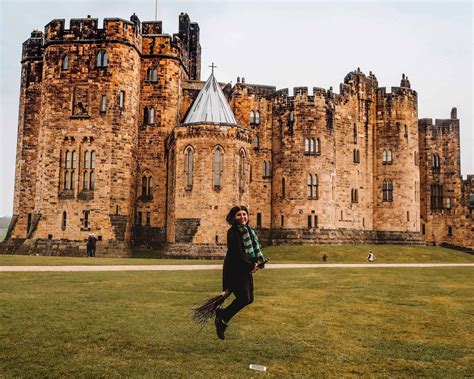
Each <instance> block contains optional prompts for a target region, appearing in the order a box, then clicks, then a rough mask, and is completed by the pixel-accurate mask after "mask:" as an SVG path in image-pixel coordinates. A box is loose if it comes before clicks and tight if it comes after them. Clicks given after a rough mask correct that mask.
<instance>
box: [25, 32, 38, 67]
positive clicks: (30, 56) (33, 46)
mask: <svg viewBox="0 0 474 379" xmlns="http://www.w3.org/2000/svg"><path fill="white" fill-rule="evenodd" d="M41 59H43V32H41V31H39V30H34V31H32V32H31V37H30V38H28V39H27V40H26V41H25V42H23V49H22V53H21V61H22V63H23V62H25V61H27V60H41Z"/></svg>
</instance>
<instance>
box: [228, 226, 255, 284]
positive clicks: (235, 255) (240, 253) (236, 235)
mask: <svg viewBox="0 0 474 379" xmlns="http://www.w3.org/2000/svg"><path fill="white" fill-rule="evenodd" d="M254 265H255V264H254V263H253V262H251V261H250V260H249V259H248V256H247V253H246V252H245V248H244V241H243V239H242V236H241V234H240V231H239V228H238V227H237V225H233V226H232V227H231V228H230V229H229V230H228V231H227V254H226V256H225V259H224V268H223V272H222V287H223V288H222V290H227V289H230V290H231V291H233V290H235V289H236V288H239V287H241V286H242V285H243V284H244V283H246V282H248V280H249V277H251V276H252V270H253V268H254Z"/></svg>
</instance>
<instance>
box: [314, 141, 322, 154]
mask: <svg viewBox="0 0 474 379" xmlns="http://www.w3.org/2000/svg"><path fill="white" fill-rule="evenodd" d="M315 153H316V155H319V154H321V140H320V139H319V138H316V145H315Z"/></svg>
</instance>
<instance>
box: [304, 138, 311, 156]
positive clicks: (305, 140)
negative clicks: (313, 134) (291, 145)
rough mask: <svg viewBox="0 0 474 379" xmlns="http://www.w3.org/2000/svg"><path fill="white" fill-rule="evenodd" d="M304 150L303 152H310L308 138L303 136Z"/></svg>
mask: <svg viewBox="0 0 474 379" xmlns="http://www.w3.org/2000/svg"><path fill="white" fill-rule="evenodd" d="M304 152H305V154H309V153H310V149H309V138H305V139H304Z"/></svg>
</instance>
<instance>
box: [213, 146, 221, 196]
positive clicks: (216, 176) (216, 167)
mask: <svg viewBox="0 0 474 379" xmlns="http://www.w3.org/2000/svg"><path fill="white" fill-rule="evenodd" d="M222 160H223V151H222V148H221V147H220V146H218V147H217V148H216V149H215V150H214V164H213V185H214V189H216V190H218V189H220V188H221V187H222V167H223V165H222Z"/></svg>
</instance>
